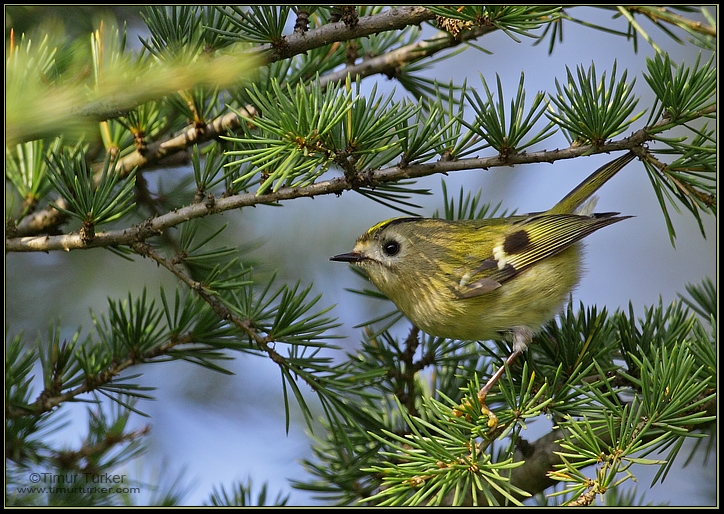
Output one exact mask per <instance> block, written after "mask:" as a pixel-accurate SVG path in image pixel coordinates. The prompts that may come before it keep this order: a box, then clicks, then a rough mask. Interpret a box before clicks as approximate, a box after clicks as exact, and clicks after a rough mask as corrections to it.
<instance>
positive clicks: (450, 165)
mask: <svg viewBox="0 0 724 514" xmlns="http://www.w3.org/2000/svg"><path fill="white" fill-rule="evenodd" d="M647 137H648V136H647V133H646V131H644V130H642V131H639V132H637V133H635V134H633V135H632V136H631V137H628V138H626V139H623V140H621V141H619V142H613V143H608V144H606V145H603V146H602V147H597V148H593V147H591V146H579V147H575V148H567V149H563V150H550V151H542V152H532V153H527V154H520V155H514V156H509V157H507V158H505V159H503V158H501V157H500V156H495V157H484V158H470V159H460V160H458V161H438V162H435V163H430V164H418V165H411V166H406V167H399V166H392V167H390V168H385V169H382V170H376V171H369V172H366V173H363V174H362V175H361V176H356V177H353V178H347V177H339V178H334V179H331V180H326V181H322V182H318V183H315V184H311V185H309V186H306V187H298V188H297V187H294V188H290V187H285V188H280V189H279V190H278V191H276V192H273V193H268V194H264V195H257V194H254V193H245V194H240V195H235V196H230V197H226V198H216V199H215V201H214V202H204V203H198V204H193V205H188V206H186V207H182V208H180V209H177V210H175V211H172V212H169V213H167V214H164V215H162V216H158V217H155V218H151V219H148V220H146V221H145V222H144V223H141V224H140V225H137V226H134V227H131V228H126V229H121V230H112V231H108V232H97V233H96V235H95V238H94V239H93V241H92V242H90V243H86V242H84V241H83V240H82V238H81V236H80V234H68V235H62V236H31V237H14V238H10V239H7V240H6V246H5V250H6V251H7V252H38V251H39V252H48V251H53V250H65V251H70V250H80V249H88V248H95V247H106V246H116V245H130V244H132V243H134V242H139V241H144V240H146V239H148V238H150V237H153V236H157V235H160V234H161V233H162V232H163V230H165V229H167V228H169V227H173V226H176V225H179V224H181V223H183V222H185V221H188V220H190V219H193V218H200V217H204V216H208V215H210V214H217V213H220V212H224V211H228V210H233V209H239V208H241V207H249V206H253V205H259V204H269V203H276V202H280V201H283V200H292V199H294V198H302V197H306V198H313V197H315V196H319V195H328V194H340V193H342V192H344V191H349V190H353V189H357V188H359V187H360V184H362V185H364V187H367V188H374V187H375V186H378V185H380V184H384V183H387V182H394V181H398V180H402V179H410V178H419V177H426V176H428V175H434V174H437V173H449V172H453V171H463V170H471V169H479V168H482V169H488V168H492V167H496V166H512V165H515V164H527V163H535V162H555V161H557V160H560V159H572V158H574V157H580V156H582V155H588V154H591V153H605V152H612V151H617V150H629V149H632V148H634V147H636V146H639V145H640V144H642V143H643V142H645V141H646V140H647Z"/></svg>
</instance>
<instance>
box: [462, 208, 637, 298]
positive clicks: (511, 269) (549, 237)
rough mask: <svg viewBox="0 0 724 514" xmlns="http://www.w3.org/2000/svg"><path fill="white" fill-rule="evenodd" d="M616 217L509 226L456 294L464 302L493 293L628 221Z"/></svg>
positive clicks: (553, 218) (545, 219)
mask: <svg viewBox="0 0 724 514" xmlns="http://www.w3.org/2000/svg"><path fill="white" fill-rule="evenodd" d="M617 215H618V213H617V212H607V213H601V214H592V215H590V216H582V215H578V214H539V215H534V216H530V217H528V218H525V219H524V220H522V221H519V222H517V223H514V224H511V225H510V228H509V230H507V231H506V232H505V233H504V234H502V235H501V237H500V240H499V242H498V243H497V244H496V245H495V246H494V247H493V250H492V252H491V253H490V254H489V255H486V256H482V258H479V259H477V261H476V262H475V263H474V264H472V265H471V269H470V271H468V272H466V273H464V275H463V276H462V277H461V278H460V281H459V283H458V285H457V287H456V288H455V294H456V295H457V296H458V298H461V299H463V298H473V297H476V296H480V295H483V294H486V293H489V292H490V291H494V290H495V289H497V288H499V287H502V286H503V285H504V284H505V282H506V281H508V280H511V279H513V278H514V277H515V276H516V275H518V274H519V273H521V272H522V271H524V270H526V269H528V268H530V267H531V266H535V264H536V263H538V262H541V261H542V260H543V259H547V258H548V257H551V256H553V255H556V254H558V253H560V252H561V251H563V250H565V249H566V248H568V247H570V246H571V245H572V244H573V243H575V242H577V241H580V240H581V239H583V238H584V237H586V236H587V235H589V234H591V233H592V232H595V231H596V230H598V229H599V228H603V227H605V226H607V225H610V224H612V223H616V222H617V221H621V220H623V219H626V218H629V217H630V216H617ZM476 265H477V266H476Z"/></svg>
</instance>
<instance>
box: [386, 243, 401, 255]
mask: <svg viewBox="0 0 724 514" xmlns="http://www.w3.org/2000/svg"><path fill="white" fill-rule="evenodd" d="M382 251H383V252H385V255H387V256H388V257H393V256H395V255H397V254H398V253H399V252H400V243H398V242H397V241H387V242H386V243H385V244H383V245H382Z"/></svg>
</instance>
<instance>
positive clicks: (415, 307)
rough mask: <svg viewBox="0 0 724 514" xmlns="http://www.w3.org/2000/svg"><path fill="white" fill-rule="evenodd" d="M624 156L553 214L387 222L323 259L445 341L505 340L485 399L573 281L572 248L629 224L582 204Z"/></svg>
mask: <svg viewBox="0 0 724 514" xmlns="http://www.w3.org/2000/svg"><path fill="white" fill-rule="evenodd" d="M634 157H635V156H634V154H633V153H631V152H629V153H627V154H626V155H623V156H621V157H619V158H617V159H615V160H614V161H611V162H609V163H608V164H605V165H604V166H602V167H601V168H599V169H597V170H596V171H595V172H593V173H592V174H591V175H590V176H588V177H587V178H586V179H585V180H584V181H583V182H582V183H581V184H579V185H578V186H577V187H576V188H575V189H573V191H571V192H570V193H569V194H568V195H566V196H565V197H564V198H563V199H562V200H561V201H560V202H558V203H557V204H556V205H555V206H554V207H553V208H552V209H550V210H548V211H545V212H542V213H531V214H524V215H514V216H509V217H503V218H488V219H480V220H460V221H449V220H444V219H438V218H409V217H408V218H393V219H391V220H387V221H383V222H381V223H378V224H377V225H374V226H373V227H371V228H370V229H369V230H368V231H367V232H365V233H364V234H362V235H361V236H360V237H359V238H358V239H357V243H356V244H355V247H354V249H353V250H352V251H351V252H348V253H342V254H339V255H335V256H334V257H331V258H330V260H332V261H339V262H349V263H353V264H355V265H357V266H359V267H360V268H362V269H363V270H364V271H365V272H366V274H367V276H368V277H369V279H370V280H371V281H372V283H373V284H374V285H375V286H377V288H378V289H379V290H380V291H381V292H382V293H384V294H385V295H386V296H387V297H388V298H389V299H390V300H392V302H393V303H394V304H395V305H396V306H397V308H398V309H400V311H401V312H402V313H403V314H404V315H405V316H407V318H408V319H409V320H410V321H411V322H412V323H413V324H414V325H415V326H417V327H418V328H420V329H421V330H423V331H425V332H426V333H428V334H430V335H433V336H439V337H445V338H449V339H459V340H473V341H484V340H490V339H500V338H501V337H505V336H509V337H511V338H512V343H513V350H512V352H511V354H510V355H509V356H508V358H507V359H506V361H505V364H504V365H503V366H501V367H500V368H499V369H498V370H497V371H496V372H495V373H494V374H493V375H492V376H491V377H490V379H489V380H488V381H487V383H486V384H485V385H484V386H483V387H482V388H481V389H480V392H479V393H478V399H479V401H480V405H481V408H482V409H483V412H485V413H486V414H487V415H488V418H489V421H488V425H489V426H491V427H493V426H495V425H496V424H497V417H496V416H495V414H494V413H492V412H491V411H490V409H488V408H487V406H486V405H485V398H486V396H487V395H488V393H489V392H490V390H491V389H492V388H493V386H494V385H495V383H496V382H497V381H498V379H499V378H500V377H501V376H502V374H503V373H504V371H505V366H510V365H511V364H512V363H513V362H514V361H515V359H516V358H517V357H518V356H519V355H520V354H521V353H522V352H523V351H525V350H526V349H527V348H528V345H529V344H530V343H531V341H532V339H533V336H534V335H535V333H536V332H537V331H539V330H540V328H541V326H542V325H544V324H545V323H546V322H548V321H549V320H550V319H552V318H553V317H554V316H555V315H556V314H557V313H558V312H560V310H561V308H562V307H563V305H564V303H565V302H566V300H567V298H568V296H569V294H570V293H571V291H572V289H573V288H574V287H575V285H576V284H577V283H578V281H579V279H580V276H581V260H582V255H581V254H582V251H581V245H582V243H581V242H580V241H581V240H582V239H583V238H584V237H586V236H587V235H589V234H591V233H593V232H595V231H596V230H598V229H600V228H603V227H606V226H608V225H611V224H613V223H617V222H619V221H622V220H624V219H627V218H630V217H631V216H619V213H617V212H605V213H594V214H591V213H590V212H591V211H592V210H593V207H594V206H595V200H596V199H595V197H594V198H591V196H592V195H593V193H595V192H596V191H597V190H598V189H599V188H600V187H601V186H602V185H603V184H604V183H605V182H606V181H608V180H609V179H610V178H611V177H613V176H614V175H615V174H616V173H617V172H618V171H619V170H621V169H622V168H623V167H624V166H626V164H628V163H629V162H631V160H633V159H634Z"/></svg>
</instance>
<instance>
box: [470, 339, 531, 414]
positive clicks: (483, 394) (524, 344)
mask: <svg viewBox="0 0 724 514" xmlns="http://www.w3.org/2000/svg"><path fill="white" fill-rule="evenodd" d="M511 330H512V332H513V351H512V352H511V354H510V355H508V358H507V359H505V364H503V365H502V366H500V368H498V370H497V371H496V372H495V373H493V376H491V377H490V378H489V379H488V381H487V382H486V383H485V385H484V386H483V387H482V388H481V389H480V391H479V392H478V401H479V402H480V409H481V410H482V411H483V414H485V415H486V416H488V427H490V428H494V427H495V426H496V425H497V424H498V416H496V415H495V413H494V412H493V411H491V410H490V409H489V408H488V406H487V405H486V404H485V398H487V396H488V393H489V392H490V390H491V389H493V386H494V385H495V383H496V382H497V381H498V380H500V377H502V376H503V373H505V367H506V366H507V367H510V366H512V365H513V362H515V359H517V358H518V356H519V355H520V354H521V353H523V352H524V351H525V350H526V349H527V348H528V345H529V344H530V342H531V340H532V339H533V331H532V330H530V329H529V328H528V327H513V328H512V329H511Z"/></svg>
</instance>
